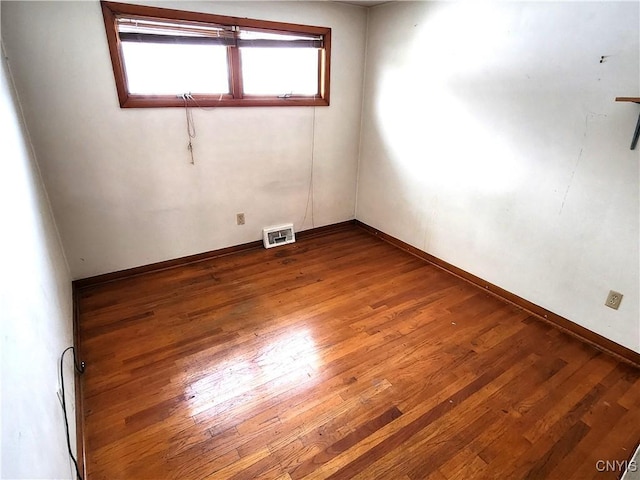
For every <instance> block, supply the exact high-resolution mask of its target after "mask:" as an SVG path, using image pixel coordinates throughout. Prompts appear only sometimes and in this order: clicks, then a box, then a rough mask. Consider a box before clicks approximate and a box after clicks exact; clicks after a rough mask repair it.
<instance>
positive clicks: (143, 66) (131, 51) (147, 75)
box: [122, 42, 229, 95]
mask: <svg viewBox="0 0 640 480" xmlns="http://www.w3.org/2000/svg"><path fill="white" fill-rule="evenodd" d="M122 53H123V56H124V63H125V68H126V71H127V81H128V82H129V93H132V94H142V95H179V94H182V93H210V94H222V93H229V75H228V73H227V69H228V67H227V48H226V47H224V46H220V45H171V44H157V43H136V42H122Z"/></svg>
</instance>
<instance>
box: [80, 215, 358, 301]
mask: <svg viewBox="0 0 640 480" xmlns="http://www.w3.org/2000/svg"><path fill="white" fill-rule="evenodd" d="M354 222H355V220H347V221H346V222H341V223H335V224H332V225H326V226H323V227H316V228H312V229H309V230H303V231H301V232H296V238H297V239H303V238H311V237H317V236H319V235H327V234H329V233H333V232H335V231H338V230H342V229H344V228H347V227H353V225H354ZM257 248H262V240H255V241H253V242H248V243H243V244H241V245H233V246H230V247H225V248H220V249H218V250H211V251H209V252H203V253H197V254H195V255H188V256H186V257H181V258H175V259H172V260H165V261H163V262H157V263H152V264H149V265H142V266H139V267H133V268H128V269H126V270H119V271H117V272H111V273H104V274H102V275H96V276H94V277H88V278H82V279H79V280H74V281H73V287H74V292H75V291H76V289H78V290H81V289H83V288H87V287H93V286H95V285H100V284H103V283H108V282H114V281H116V280H122V279H125V278H130V277H136V276H138V275H143V274H145V273H151V272H159V271H162V270H168V269H170V268H177V267H182V266H185V265H190V264H192V263H198V262H203V261H205V260H210V259H212V258H218V257H222V256H225V255H231V254H233V253H238V252H244V251H247V250H253V249H257Z"/></svg>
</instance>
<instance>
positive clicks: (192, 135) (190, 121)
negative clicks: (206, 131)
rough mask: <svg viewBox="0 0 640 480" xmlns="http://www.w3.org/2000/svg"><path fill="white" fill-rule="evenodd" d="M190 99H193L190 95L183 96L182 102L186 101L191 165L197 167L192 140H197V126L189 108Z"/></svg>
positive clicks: (185, 109) (188, 148)
mask: <svg viewBox="0 0 640 480" xmlns="http://www.w3.org/2000/svg"><path fill="white" fill-rule="evenodd" d="M189 99H191V100H192V99H193V97H192V96H191V94H190V93H184V94H182V100H184V113H185V116H186V118H187V138H188V141H189V143H188V144H187V150H189V155H190V156H191V165H195V164H196V162H195V159H194V158H193V143H192V140H193V139H194V138H196V125H195V123H194V122H193V111H192V110H191V108H190V107H189V102H188V100H189Z"/></svg>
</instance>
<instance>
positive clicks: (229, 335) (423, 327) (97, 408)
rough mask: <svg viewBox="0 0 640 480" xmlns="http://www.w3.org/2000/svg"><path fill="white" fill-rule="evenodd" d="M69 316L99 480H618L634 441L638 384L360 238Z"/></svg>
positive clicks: (216, 269) (84, 305)
mask: <svg viewBox="0 0 640 480" xmlns="http://www.w3.org/2000/svg"><path fill="white" fill-rule="evenodd" d="M78 302H79V308H80V339H81V355H82V359H83V360H85V361H86V364H87V369H86V373H85V375H84V378H83V381H84V422H85V441H86V470H87V474H88V479H89V480H99V479H109V480H114V479H164V478H167V479H169V478H175V479H178V478H179V479H205V478H211V479H279V480H285V479H286V480H298V479H307V480H310V479H392V480H396V479H398V480H402V479H404V480H408V479H411V480H417V479H427V478H430V479H435V480H443V479H472V478H473V479H476V478H478V479H482V478H487V479H494V478H495V479H497V478H501V479H519V478H522V479H525V478H526V479H542V478H551V479H556V478H557V479H563V480H564V479H588V478H598V479H600V478H602V479H609V478H619V476H620V474H621V471H611V470H615V469H611V468H609V470H610V471H604V472H600V471H598V469H597V465H596V462H597V461H598V460H603V461H610V462H613V461H615V460H617V461H620V462H622V461H626V460H628V459H629V457H630V455H631V454H632V453H633V450H634V449H635V446H636V444H637V442H638V440H640V371H639V370H637V369H634V368H633V367H631V366H629V365H627V364H623V363H619V362H617V361H616V360H615V359H614V358H612V357H609V356H607V355H605V354H603V353H600V352H599V351H598V350H595V349H594V348H592V347H590V346H588V345H586V344H583V343H581V342H579V341H577V340H575V339H573V338H571V337H569V336H567V335H566V334H564V333H562V332H560V331H559V330H556V329H554V328H551V327H550V326H548V325H547V324H545V323H542V322H540V321H538V320H536V319H535V318H533V317H531V316H529V315H528V314H527V313H525V312H523V311H521V310H519V309H517V308H515V307H513V306H511V305H508V304H505V303H503V302H501V301H500V300H498V299H496V298H494V297H492V296H490V295H488V294H487V293H486V292H483V291H482V290H480V289H478V288H476V287H473V286H471V285H469V284H467V283H466V282H464V281H462V280H459V279H457V278H455V277H453V276H451V275H449V274H447V273H445V272H443V271H442V270H439V269H438V268H436V267H434V266H432V265H430V264H428V263H425V262H424V261H422V260H420V259H418V258H415V257H413V256H411V255H409V254H407V253H406V252H403V251H401V250H399V249H397V248H395V247H393V246H391V245H389V244H387V243H385V242H382V241H381V240H379V239H377V238H375V237H373V236H371V235H369V234H368V233H366V232H364V231H363V230H361V229H359V228H356V227H350V228H346V229H343V230H342V231H339V232H334V233H331V234H326V235H322V236H318V237H314V238H308V239H304V240H302V241H299V242H298V243H296V244H293V245H287V246H282V247H278V248H275V249H271V250H263V249H255V250H252V251H247V252H242V253H238V254H233V255H228V256H224V257H221V258H217V259H213V260H207V261H203V262H199V263H195V264H192V265H188V266H185V267H180V268H175V269H170V270H166V271H163V272H156V273H148V274H145V275H142V276H138V277H135V278H130V279H124V280H119V281H116V282H112V283H108V284H104V285H100V286H94V287H90V288H84V289H82V290H81V291H80V292H79V298H78ZM603 465H605V464H603V463H600V464H598V466H600V467H601V468H600V469H603V468H602V467H603Z"/></svg>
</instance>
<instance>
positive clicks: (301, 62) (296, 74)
mask: <svg viewBox="0 0 640 480" xmlns="http://www.w3.org/2000/svg"><path fill="white" fill-rule="evenodd" d="M240 54H241V56H242V80H243V82H244V93H245V94H247V95H285V94H294V95H296V94H297V95H316V94H317V93H318V50H316V49H315V48H241V49H240Z"/></svg>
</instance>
